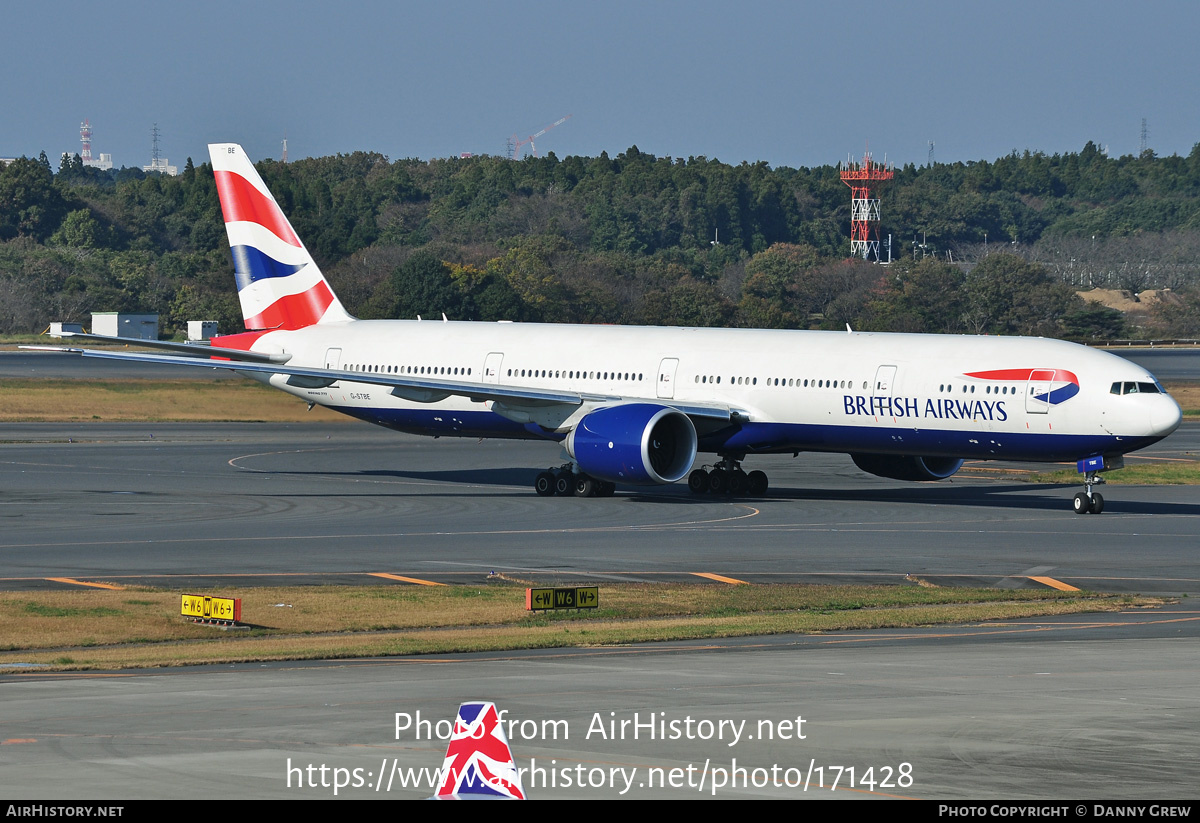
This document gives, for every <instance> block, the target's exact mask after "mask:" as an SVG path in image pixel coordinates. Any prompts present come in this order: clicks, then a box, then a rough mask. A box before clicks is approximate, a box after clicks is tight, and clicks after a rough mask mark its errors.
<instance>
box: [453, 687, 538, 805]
mask: <svg viewBox="0 0 1200 823" xmlns="http://www.w3.org/2000/svg"><path fill="white" fill-rule="evenodd" d="M434 798H435V799H438V800H452V799H459V798H472V799H482V798H490V799H493V800H501V799H508V800H524V799H525V790H524V788H523V787H522V786H521V773H520V772H519V771H518V770H517V764H516V761H515V760H513V756H512V750H511V749H510V748H509V747H508V737H507V736H506V735H505V734H504V726H503V724H502V723H501V722H500V715H499V714H498V713H497V711H496V704H494V703H487V702H474V703H463V704H462V705H461V706H459V707H458V717H456V718H455V720H454V732H453V734H451V735H450V745H449V746H448V747H447V748H446V759H445V761H444V762H443V764H442V782H441V785H440V786H438V790H437V793H436V794H435V795H434Z"/></svg>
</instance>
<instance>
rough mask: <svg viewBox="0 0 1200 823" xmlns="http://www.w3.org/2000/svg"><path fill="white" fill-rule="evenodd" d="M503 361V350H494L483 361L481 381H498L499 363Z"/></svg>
mask: <svg viewBox="0 0 1200 823" xmlns="http://www.w3.org/2000/svg"><path fill="white" fill-rule="evenodd" d="M503 362H504V352H502V351H494V352H491V353H490V354H488V356H487V359H485V360H484V361H483V382H484V383H499V382H500V364H501V363H503Z"/></svg>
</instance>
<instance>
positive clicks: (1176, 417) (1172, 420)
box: [1150, 394, 1183, 437]
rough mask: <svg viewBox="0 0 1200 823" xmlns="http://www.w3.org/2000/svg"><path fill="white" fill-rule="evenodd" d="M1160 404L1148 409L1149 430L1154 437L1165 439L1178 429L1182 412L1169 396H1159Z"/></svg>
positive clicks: (1181, 419)
mask: <svg viewBox="0 0 1200 823" xmlns="http://www.w3.org/2000/svg"><path fill="white" fill-rule="evenodd" d="M1157 399H1158V400H1159V401H1160V402H1157V403H1155V404H1154V406H1153V407H1152V408H1151V409H1150V430H1151V432H1153V434H1154V436H1155V437H1166V436H1167V435H1168V434H1170V433H1171V432H1173V431H1175V430H1176V429H1177V428H1179V424H1180V423H1181V422H1182V421H1183V410H1182V409H1180V408H1179V404H1178V403H1176V402H1175V398H1173V397H1171V395H1169V394H1163V395H1159V397H1158V398H1157Z"/></svg>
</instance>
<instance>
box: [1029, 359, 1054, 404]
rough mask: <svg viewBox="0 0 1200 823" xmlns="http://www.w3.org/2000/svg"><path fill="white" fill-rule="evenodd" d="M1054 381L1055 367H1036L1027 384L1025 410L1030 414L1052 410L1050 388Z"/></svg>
mask: <svg viewBox="0 0 1200 823" xmlns="http://www.w3.org/2000/svg"><path fill="white" fill-rule="evenodd" d="M1053 382H1054V369H1034V370H1033V371H1032V372H1030V374H1029V382H1028V384H1027V385H1026V386H1025V411H1027V412H1029V413H1030V414H1045V413H1046V412H1048V411H1050V389H1051V388H1052V386H1051V383H1053Z"/></svg>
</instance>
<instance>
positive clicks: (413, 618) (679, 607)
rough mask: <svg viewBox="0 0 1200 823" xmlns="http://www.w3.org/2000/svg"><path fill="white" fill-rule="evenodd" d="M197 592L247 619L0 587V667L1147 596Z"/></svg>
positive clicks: (708, 634) (781, 589) (592, 636)
mask: <svg viewBox="0 0 1200 823" xmlns="http://www.w3.org/2000/svg"><path fill="white" fill-rule="evenodd" d="M190 593H196V594H203V593H206V592H202V591H193V592H190ZM207 593H212V594H221V595H222V596H233V597H241V598H242V616H243V620H244V621H245V622H247V623H251V624H253V625H254V626H255V628H253V629H252V630H250V631H249V632H239V633H236V634H231V633H226V632H221V631H220V630H217V629H213V628H211V627H205V626H197V625H194V624H191V623H186V622H184V621H183V619H182V618H181V617H180V616H179V599H180V592H178V591H164V590H123V591H111V590H86V591H56V592H9V593H4V594H2V595H0V648H3V649H5V651H3V652H0V666H3V665H6V664H7V665H10V666H11V665H14V664H22V663H24V664H29V663H33V664H42V665H44V666H47V667H49V668H51V669H57V670H75V669H94V668H104V669H120V668H145V667H157V666H177V665H190V664H197V663H230V662H246V661H258V660H262V661H266V660H304V659H318V658H345V657H374V656H391V655H409V654H434V653H451V652H469V651H500V650H509V649H530V648H561V647H579V646H608V645H624V644H629V643H641V642H650V641H667V640H683V639H702V638H721V637H735V636H746V635H765V634H778V633H791V632H802V633H810V632H830V631H846V630H855V629H860V630H861V629H880V628H897V627H917V626H930V625H938V624H948V623H964V622H966V623H973V622H978V621H982V620H997V619H1014V618H1020V617H1035V616H1046V615H1054V614H1071V613H1079V612H1098V611H1115V610H1117V609H1122V608H1128V607H1130V606H1132V605H1146V604H1153V603H1157V602H1161V601H1153V600H1148V599H1145V598H1142V599H1137V598H1132V597H1128V596H1116V595H1101V594H1094V593H1087V592H1059V591H1054V590H1042V589H1029V590H1017V591H1014V590H999V589H958V588H938V587H931V586H916V585H912V586H807V585H767V586H736V587H732V586H716V585H708V584H660V585H643V584H615V585H611V586H604V587H602V589H601V593H600V602H601V604H602V605H603V608H602V609H601V610H598V611H597V612H594V613H568V614H530V613H529V612H526V611H525V610H524V596H525V592H524V588H523V587H521V586H520V585H514V584H511V583H506V582H504V581H493V582H489V583H487V584H485V585H481V586H453V587H447V588H437V589H430V588H425V587H416V586H414V587H408V586H391V587H341V586H338V587H334V586H330V587H281V588H261V589H246V590H242V591H237V590H223V591H221V592H207Z"/></svg>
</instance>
